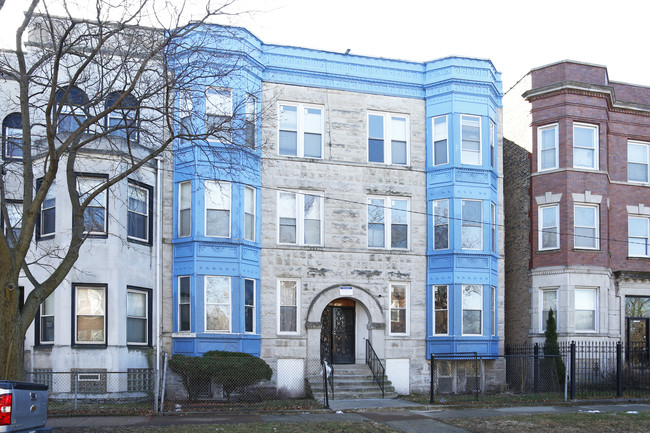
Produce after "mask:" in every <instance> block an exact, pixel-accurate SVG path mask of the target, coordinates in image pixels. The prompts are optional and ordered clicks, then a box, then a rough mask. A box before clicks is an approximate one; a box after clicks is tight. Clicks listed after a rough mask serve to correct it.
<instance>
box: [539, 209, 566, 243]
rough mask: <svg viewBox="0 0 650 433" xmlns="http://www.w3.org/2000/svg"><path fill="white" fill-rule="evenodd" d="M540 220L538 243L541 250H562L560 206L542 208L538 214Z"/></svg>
mask: <svg viewBox="0 0 650 433" xmlns="http://www.w3.org/2000/svg"><path fill="white" fill-rule="evenodd" d="M537 215H538V218H539V229H538V231H537V233H538V242H539V249H540V250H555V249H558V248H560V224H559V222H560V221H559V215H560V206H559V205H557V204H554V205H551V206H540V207H539V211H538V212H537Z"/></svg>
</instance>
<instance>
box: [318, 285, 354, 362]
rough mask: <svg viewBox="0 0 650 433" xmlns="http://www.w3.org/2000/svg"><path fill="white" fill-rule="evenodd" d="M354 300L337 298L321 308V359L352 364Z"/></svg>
mask: <svg viewBox="0 0 650 433" xmlns="http://www.w3.org/2000/svg"><path fill="white" fill-rule="evenodd" d="M355 306H356V302H355V301H353V300H352V299H348V298H338V299H335V300H333V301H332V302H330V303H329V304H328V305H327V307H325V309H324V310H323V314H322V315H321V319H320V323H321V330H320V350H321V359H324V360H326V361H327V362H329V363H331V364H354V362H355V353H356V352H355V340H356V334H357V333H356V329H355V328H356V326H355V325H356V320H355V319H356V314H355V311H354V310H355Z"/></svg>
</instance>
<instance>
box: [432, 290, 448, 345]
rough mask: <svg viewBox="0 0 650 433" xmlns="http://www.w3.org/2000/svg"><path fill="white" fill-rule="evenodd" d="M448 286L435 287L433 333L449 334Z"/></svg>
mask: <svg viewBox="0 0 650 433" xmlns="http://www.w3.org/2000/svg"><path fill="white" fill-rule="evenodd" d="M447 292H448V288H447V286H433V303H434V306H433V333H434V335H447V334H449V307H448V305H449V304H448V297H447Z"/></svg>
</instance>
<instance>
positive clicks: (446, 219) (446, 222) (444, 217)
mask: <svg viewBox="0 0 650 433" xmlns="http://www.w3.org/2000/svg"><path fill="white" fill-rule="evenodd" d="M437 203H440V204H443V203H445V204H446V207H447V215H437V214H436V204H437ZM431 211H432V213H433V249H434V250H436V251H442V250H448V249H449V225H450V224H449V199H448V198H443V199H438V200H433V202H432V205H431ZM437 218H440V220H441V221H440V222H441V223H440V224H438V221H437ZM442 226H446V227H447V245H446V246H445V247H444V248H438V246H437V245H438V242H437V239H436V227H442Z"/></svg>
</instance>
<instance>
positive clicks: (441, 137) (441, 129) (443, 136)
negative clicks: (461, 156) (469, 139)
mask: <svg viewBox="0 0 650 433" xmlns="http://www.w3.org/2000/svg"><path fill="white" fill-rule="evenodd" d="M432 124H433V165H442V164H447V163H448V162H449V148H448V140H449V126H448V124H447V116H446V115H444V116H438V117H434V118H433V119H432Z"/></svg>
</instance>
